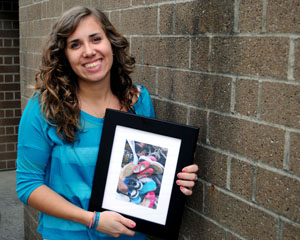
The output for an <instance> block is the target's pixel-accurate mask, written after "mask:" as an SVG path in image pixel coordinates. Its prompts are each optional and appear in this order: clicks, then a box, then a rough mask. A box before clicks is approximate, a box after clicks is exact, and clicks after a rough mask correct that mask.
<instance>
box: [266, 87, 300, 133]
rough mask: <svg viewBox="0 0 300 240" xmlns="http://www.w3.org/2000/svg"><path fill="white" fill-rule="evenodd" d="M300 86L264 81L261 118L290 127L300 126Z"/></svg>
mask: <svg viewBox="0 0 300 240" xmlns="http://www.w3.org/2000/svg"><path fill="white" fill-rule="evenodd" d="M299 102H300V86H299V85H298V86H294V85H288V84H284V83H263V84H262V100H261V118H262V119H263V120H265V121H268V122H274V123H278V124H282V125H285V126H289V127H296V128H299V127H300V112H299Z"/></svg>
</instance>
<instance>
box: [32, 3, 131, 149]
mask: <svg viewBox="0 0 300 240" xmlns="http://www.w3.org/2000/svg"><path fill="white" fill-rule="evenodd" d="M87 16H93V17H94V18H95V19H96V20H98V21H99V23H100V25H101V26H102V28H103V30H104V32H105V34H106V36H107V38H108V39H109V41H110V43H111V46H112V51H113V65H112V68H111V81H110V82H111V89H112V92H113V94H114V95H116V96H117V97H118V99H119V101H120V104H121V106H122V107H123V108H125V109H127V110H130V109H131V108H132V105H133V102H132V98H133V96H134V95H135V94H137V88H136V87H135V86H134V85H133V84H132V80H131V78H130V76H129V74H130V73H131V72H132V71H133V68H134V64H135V60H134V58H133V57H131V56H130V55H129V54H128V48H129V43H128V41H127V39H126V38H125V37H123V36H122V35H121V34H120V33H118V32H117V30H116V29H115V28H114V27H113V25H112V24H111V23H110V21H109V19H108V18H107V17H106V15H105V14H104V13H103V12H101V11H100V10H98V9H95V8H88V7H81V6H78V7H74V8H72V9H70V10H68V11H67V12H65V13H64V14H63V15H62V16H61V17H60V18H59V19H58V21H57V22H56V23H55V24H54V25H53V27H52V30H51V32H50V34H49V35H48V36H47V38H46V39H45V44H44V47H43V55H42V62H41V67H40V71H39V72H38V73H37V74H36V77H35V80H36V86H35V90H36V91H37V93H38V96H39V101H40V104H41V108H42V112H43V113H44V116H45V118H46V120H47V121H48V123H49V124H51V125H53V126H56V132H57V134H58V136H59V137H60V138H62V139H63V140H65V141H66V142H69V143H73V142H74V141H75V140H76V133H77V132H78V131H80V130H81V126H80V106H79V101H78V99H77V94H76V93H77V91H78V88H79V86H78V81H77V80H78V76H77V75H76V74H75V72H74V71H73V70H72V68H71V66H70V64H69V61H68V59H67V57H66V55H65V47H66V40H67V38H68V37H69V36H70V35H71V34H72V33H73V32H74V31H75V29H76V27H77V26H78V24H79V22H80V21H81V20H82V19H83V18H85V17H87Z"/></svg>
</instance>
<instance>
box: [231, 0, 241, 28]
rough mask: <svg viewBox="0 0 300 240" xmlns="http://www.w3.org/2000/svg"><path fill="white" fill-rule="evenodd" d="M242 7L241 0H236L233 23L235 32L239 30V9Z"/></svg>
mask: <svg viewBox="0 0 300 240" xmlns="http://www.w3.org/2000/svg"><path fill="white" fill-rule="evenodd" d="M239 8H240V0H235V1H234V20H233V21H234V23H233V24H234V25H233V31H234V32H235V33H238V32H239V17H240V16H239V10H240V9H239Z"/></svg>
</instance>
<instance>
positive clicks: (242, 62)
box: [211, 37, 289, 78]
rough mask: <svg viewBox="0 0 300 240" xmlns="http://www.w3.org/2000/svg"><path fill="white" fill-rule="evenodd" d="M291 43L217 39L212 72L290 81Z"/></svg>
mask: <svg viewBox="0 0 300 240" xmlns="http://www.w3.org/2000/svg"><path fill="white" fill-rule="evenodd" d="M288 56H289V40H288V39H287V38H275V37H215V38H213V39H212V52H211V70H212V71H214V72H222V73H233V74H247V75H260V76H270V77H275V78H286V77H287V67H288Z"/></svg>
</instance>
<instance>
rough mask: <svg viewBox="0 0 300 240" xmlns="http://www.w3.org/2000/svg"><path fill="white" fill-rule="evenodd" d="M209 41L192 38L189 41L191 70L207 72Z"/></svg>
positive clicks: (201, 38)
mask: <svg viewBox="0 0 300 240" xmlns="http://www.w3.org/2000/svg"><path fill="white" fill-rule="evenodd" d="M208 66H209V39H208V38H207V37H200V38H192V40H191V68H192V69H195V70H201V71H208Z"/></svg>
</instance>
